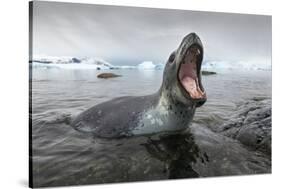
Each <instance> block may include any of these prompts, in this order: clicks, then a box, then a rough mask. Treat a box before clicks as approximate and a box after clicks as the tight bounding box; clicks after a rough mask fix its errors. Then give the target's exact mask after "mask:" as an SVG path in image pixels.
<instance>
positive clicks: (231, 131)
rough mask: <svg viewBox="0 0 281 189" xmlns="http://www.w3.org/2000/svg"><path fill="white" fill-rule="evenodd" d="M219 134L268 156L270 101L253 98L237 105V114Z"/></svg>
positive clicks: (269, 144) (269, 146) (269, 150)
mask: <svg viewBox="0 0 281 189" xmlns="http://www.w3.org/2000/svg"><path fill="white" fill-rule="evenodd" d="M221 133H223V134H224V135H226V136H228V137H231V138H234V139H236V140H238V141H240V142H241V143H242V144H244V145H246V146H248V147H250V148H253V149H255V150H259V151H262V152H264V153H266V154H268V155H270V154H271V99H264V98H253V99H251V100H250V101H248V102H247V103H244V104H241V105H239V106H238V107H237V113H236V114H235V115H233V116H232V117H231V118H230V120H229V121H228V122H227V123H225V124H224V125H223V126H222V128H221Z"/></svg>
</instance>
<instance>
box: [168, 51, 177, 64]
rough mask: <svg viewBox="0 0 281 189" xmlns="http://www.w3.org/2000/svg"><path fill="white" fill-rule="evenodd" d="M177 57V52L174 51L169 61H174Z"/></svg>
mask: <svg viewBox="0 0 281 189" xmlns="http://www.w3.org/2000/svg"><path fill="white" fill-rule="evenodd" d="M175 57H176V53H175V52H173V53H172V54H171V55H170V57H169V62H170V63H172V62H173V61H174V60H175Z"/></svg>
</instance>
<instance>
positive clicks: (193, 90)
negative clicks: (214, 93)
mask: <svg viewBox="0 0 281 189" xmlns="http://www.w3.org/2000/svg"><path fill="white" fill-rule="evenodd" d="M202 53H203V52H202V49H201V48H200V47H199V46H198V45H192V46H191V47H189V48H188V49H187V52H186V54H185V55H184V58H183V60H182V62H181V64H180V67H179V70H178V79H179V82H180V83H181V86H182V87H183V88H184V90H185V91H186V92H187V93H188V94H189V96H190V97H191V98H192V99H194V100H201V99H206V93H205V91H204V88H203V86H202V84H201V72H200V70H201V63H202V58H203V54H202Z"/></svg>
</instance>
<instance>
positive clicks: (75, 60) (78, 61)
mask: <svg viewBox="0 0 281 189" xmlns="http://www.w3.org/2000/svg"><path fill="white" fill-rule="evenodd" d="M71 60H72V62H73V63H80V62H81V60H79V59H78V58H72V59H71Z"/></svg>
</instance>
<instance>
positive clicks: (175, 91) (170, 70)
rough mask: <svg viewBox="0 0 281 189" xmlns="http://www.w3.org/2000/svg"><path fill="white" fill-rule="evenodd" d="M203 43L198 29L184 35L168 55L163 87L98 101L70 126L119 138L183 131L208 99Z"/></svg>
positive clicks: (99, 134) (96, 135)
mask: <svg viewBox="0 0 281 189" xmlns="http://www.w3.org/2000/svg"><path fill="white" fill-rule="evenodd" d="M202 60H203V45H202V42H201V40H200V38H199V37H198V36H197V35H196V34H195V33H190V34H188V35H187V36H185V37H184V38H183V40H182V42H181V43H180V45H179V47H178V48H177V49H176V50H175V51H174V52H172V53H171V55H170V56H169V58H168V60H167V63H166V66H165V69H164V73H163V81H162V85H161V87H160V89H159V90H158V91H157V92H156V93H154V94H152V95H147V96H126V97H120V98H115V99H113V100H110V101H107V102H104V103H101V104H98V105H96V106H94V107H92V108H90V109H88V110H86V111H84V112H82V113H81V114H80V115H78V116H77V117H76V118H75V119H74V120H73V121H72V123H71V126H72V127H73V128H74V129H76V130H78V131H81V132H86V133H91V134H93V135H94V136H95V137H101V138H119V137H128V136H135V135H150V134H155V133H162V132H163V133H167V132H180V131H183V130H185V129H186V128H188V127H189V124H190V122H191V120H192V119H193V116H194V113H195V109H196V108H197V107H200V106H202V105H203V104H204V103H205V102H206V100H207V96H206V91H205V90H204V88H203V85H202V83H201V64H202Z"/></svg>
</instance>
